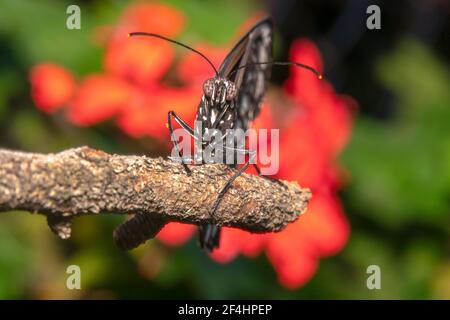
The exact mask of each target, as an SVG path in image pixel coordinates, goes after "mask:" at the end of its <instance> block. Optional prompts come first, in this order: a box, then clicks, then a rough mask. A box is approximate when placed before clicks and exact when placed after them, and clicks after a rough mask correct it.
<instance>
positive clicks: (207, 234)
mask: <svg viewBox="0 0 450 320" xmlns="http://www.w3.org/2000/svg"><path fill="white" fill-rule="evenodd" d="M253 157H254V156H253ZM252 160H253V159H252V158H251V159H250V160H249V161H248V162H247V163H245V164H244V166H242V168H240V169H239V170H238V171H237V172H236V173H235V174H234V175H233V176H232V177H231V178H230V180H228V181H227V183H226V184H225V186H224V187H223V188H222V190H220V192H219V195H218V196H217V199H216V201H215V202H214V206H213V210H212V212H211V216H214V215H215V213H216V211H217V209H218V208H219V205H220V202H221V201H222V199H223V197H224V196H225V193H226V192H227V191H228V189H230V187H231V185H232V184H233V182H234V180H236V178H237V177H239V176H240V175H241V174H242V173H243V172H244V171H245V170H246V169H247V168H248V166H249V165H250V162H251V161H252ZM220 231H221V227H219V226H217V225H214V224H208V225H204V226H200V227H199V243H200V247H202V248H205V249H207V250H208V251H212V250H213V249H214V248H218V247H219V244H220Z"/></svg>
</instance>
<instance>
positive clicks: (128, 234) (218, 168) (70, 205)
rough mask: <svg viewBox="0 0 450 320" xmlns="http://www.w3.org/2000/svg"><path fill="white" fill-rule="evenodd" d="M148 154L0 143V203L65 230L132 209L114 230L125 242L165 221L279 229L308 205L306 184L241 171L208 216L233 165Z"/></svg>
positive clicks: (126, 245) (127, 245) (151, 232)
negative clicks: (32, 149) (80, 220)
mask: <svg viewBox="0 0 450 320" xmlns="http://www.w3.org/2000/svg"><path fill="white" fill-rule="evenodd" d="M190 168H191V169H192V174H191V175H187V174H186V173H185V171H184V169H183V167H182V166H181V164H179V163H175V162H172V161H169V160H164V159H162V158H148V157H145V156H131V155H130V156H124V155H110V154H107V153H105V152H103V151H98V150H93V149H90V148H88V147H81V148H76V149H70V150H67V151H63V152H60V153H56V154H47V155H44V154H35V153H26V152H18V151H9V150H2V149H0V211H7V210H13V209H19V210H26V211H31V212H37V213H40V214H44V215H46V216H47V221H48V224H49V226H50V227H51V229H52V230H53V231H54V232H55V233H56V234H58V235H59V236H60V237H61V238H68V237H70V220H71V218H73V217H76V216H79V215H86V214H100V213H120V214H135V213H139V214H137V215H135V216H134V218H133V219H131V220H128V221H126V222H125V223H124V224H122V225H121V226H120V227H119V228H118V229H117V230H116V231H115V240H116V243H117V244H118V245H119V247H121V248H124V249H130V248H131V247H133V246H136V245H137V243H140V242H142V241H143V240H144V241H145V239H146V238H150V237H153V236H155V235H156V234H157V232H158V231H159V230H160V229H161V228H162V226H164V224H166V223H167V222H170V221H178V222H184V223H192V224H206V223H213V224H217V225H221V226H229V227H236V228H241V229H244V230H247V231H251V232H258V233H261V232H273V231H280V230H282V229H283V228H284V227H286V226H287V225H288V224H289V223H291V222H293V221H295V220H296V219H297V218H298V216H299V215H300V214H301V213H303V212H305V210H306V208H307V204H308V201H309V199H310V197H311V192H310V191H309V189H302V188H300V187H299V186H298V184H297V183H295V182H286V181H282V183H279V182H277V181H273V180H270V179H267V178H264V177H258V176H255V175H250V174H243V175H242V176H241V177H239V178H238V179H237V180H236V181H235V182H234V183H233V186H232V188H231V189H230V190H229V191H228V192H227V193H226V194H225V197H224V199H223V201H222V202H221V204H220V207H219V209H218V211H217V213H216V214H215V216H211V208H212V206H213V204H214V201H215V200H216V197H217V194H218V193H219V191H220V190H221V188H222V187H223V186H224V184H225V183H226V181H227V179H229V178H230V177H231V176H232V174H233V173H234V170H233V169H230V168H229V167H227V166H225V165H222V164H211V165H201V166H200V165H194V166H190Z"/></svg>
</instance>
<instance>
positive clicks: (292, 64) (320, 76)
mask: <svg viewBox="0 0 450 320" xmlns="http://www.w3.org/2000/svg"><path fill="white" fill-rule="evenodd" d="M263 64H272V65H278V66H296V67H300V68H304V69H307V70H309V71H311V72H312V73H314V74H315V75H316V76H317V78H319V79H323V76H322V74H321V73H320V72H319V71H317V70H316V69H314V68H313V67H310V66H308V65H306V64H303V63H298V62H292V61H268V62H252V63H248V64H245V65H243V66H240V67H238V68H236V69H234V70H233V72H231V73H230V74H233V73H235V72H236V71H238V70H239V69H243V68H246V67H248V66H252V65H253V66H254V65H263Z"/></svg>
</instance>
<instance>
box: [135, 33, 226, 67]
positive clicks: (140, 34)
mask: <svg viewBox="0 0 450 320" xmlns="http://www.w3.org/2000/svg"><path fill="white" fill-rule="evenodd" d="M134 36H146V37H155V38H159V39H162V40H166V41H169V42H172V43H174V44H177V45H179V46H181V47H183V48H186V49H188V50H191V51H192V52H195V53H196V54H198V55H199V56H201V57H202V58H203V59H205V60H206V62H208V63H209V65H210V66H211V67H212V68H213V69H214V72H215V73H216V75H218V74H219V72H218V71H217V69H216V67H215V66H214V64H213V63H212V62H211V60H209V59H208V57H207V56H205V55H204V54H203V53H201V52H200V51H198V50H195V49H194V48H192V47H189V46H188V45H186V44H184V43H181V42H178V41H176V40H173V39H169V38H166V37H164V36H162V35H159V34H156V33H148V32H130V33H129V34H128V37H134Z"/></svg>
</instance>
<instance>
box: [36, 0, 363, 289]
mask: <svg viewBox="0 0 450 320" xmlns="http://www.w3.org/2000/svg"><path fill="white" fill-rule="evenodd" d="M184 23H185V18H184V16H183V15H182V14H181V13H180V12H179V11H177V10H176V9H174V8H172V7H170V6H167V5H159V4H155V3H151V4H138V5H134V6H131V7H129V8H128V9H127V10H126V11H125V13H124V14H123V16H122V17H121V19H120V22H119V23H118V25H117V26H115V27H114V28H113V30H112V31H111V32H109V34H108V37H107V41H106V43H104V45H105V57H104V69H105V71H104V72H103V73H98V74H94V75H89V76H87V77H86V78H85V79H82V80H81V83H80V84H79V86H78V87H76V86H75V84H74V81H73V77H72V76H71V75H70V72H68V71H65V70H64V69H63V68H61V67H58V66H54V65H52V67H48V65H44V66H36V67H35V68H33V69H32V71H31V75H30V79H31V82H32V95H33V99H34V101H35V103H36V105H37V106H38V107H39V108H40V109H41V110H43V111H45V112H52V111H53V110H56V109H57V108H58V107H60V106H62V105H67V109H66V110H67V115H68V119H69V120H70V121H71V122H73V123H75V124H78V125H86V126H91V125H95V124H97V123H99V122H102V121H105V120H107V119H115V120H116V121H117V125H118V127H119V128H120V129H121V130H122V131H123V132H125V133H127V134H128V135H130V136H132V137H136V138H139V137H142V136H146V135H148V136H152V137H158V138H164V139H167V138H168V132H167V129H166V128H165V122H166V119H167V112H168V111H169V110H171V109H173V110H175V111H176V112H177V113H178V114H179V115H180V116H181V117H182V118H183V119H184V120H185V121H186V122H187V123H192V122H193V120H194V118H195V111H196V107H197V105H198V103H199V100H200V97H201V94H202V86H201V84H202V82H203V81H205V80H206V79H207V78H209V77H212V76H214V71H213V70H212V69H211V68H210V66H209V65H208V64H207V63H205V61H203V60H202V59H201V58H200V57H198V56H197V55H195V54H194V53H192V52H185V54H184V56H183V57H182V59H181V61H180V63H179V65H178V67H177V68H176V69H175V70H174V71H175V74H170V77H166V75H167V74H168V73H169V69H170V68H171V66H172V64H173V63H174V57H175V51H174V48H173V46H171V45H170V44H168V43H166V42H164V41H161V40H159V39H152V38H132V39H128V38H127V34H128V33H129V32H133V31H146V32H155V33H159V34H163V35H166V36H170V37H175V36H176V35H178V34H179V33H180V32H181V30H182V29H183V27H184ZM196 48H198V49H199V50H200V51H201V52H203V53H204V54H206V55H207V56H208V57H209V58H210V59H211V60H212V62H213V63H214V64H215V65H216V66H218V65H220V62H221V61H222V59H223V58H224V57H225V55H226V53H227V50H224V49H219V48H214V47H211V46H210V45H208V44H199V45H198V46H197V47H196ZM290 59H291V60H292V61H298V62H301V63H305V64H308V65H310V66H312V67H314V68H316V69H318V70H322V61H321V57H320V53H319V51H318V49H317V47H316V46H315V45H314V44H313V43H312V42H310V41H308V40H299V41H296V42H295V43H294V44H293V45H292V48H291V53H290ZM42 70H44V71H42ZM165 78H167V79H171V80H172V79H175V80H176V82H177V86H170V85H169V84H168V83H170V81H169V80H168V82H166V81H165V80H164V79H165ZM180 83H181V84H182V86H180ZM60 86H61V87H62V88H65V90H63V89H61V87H60ZM55 88H56V89H55ZM70 88H71V89H70ZM69 89H70V90H69ZM58 92H59V94H56V93H58ZM282 95H283V96H282V98H283V99H286V100H289V101H290V103H289V104H290V105H291V106H286V105H284V104H283V105H281V104H280V103H279V102H272V103H266V104H265V105H264V107H263V109H262V112H261V115H260V117H259V118H258V119H257V120H256V121H255V125H256V127H259V128H280V170H279V172H278V174H277V177H278V178H282V179H286V180H296V181H298V182H299V183H300V184H301V185H302V186H303V187H309V188H311V189H312V192H313V198H312V201H311V203H310V206H309V208H308V211H307V213H306V214H305V215H304V216H302V217H301V218H300V219H298V220H297V221H296V222H295V223H292V224H291V225H289V226H288V227H287V228H286V229H285V230H284V231H282V232H279V233H272V234H250V233H248V232H245V231H242V230H238V229H233V228H224V230H223V233H222V241H221V247H220V248H219V249H218V250H215V251H214V252H213V253H212V254H211V257H212V258H213V259H214V260H215V261H217V262H220V263H227V262H230V261H232V260H233V259H234V258H235V257H237V256H238V255H239V254H243V255H245V256H247V257H254V256H256V255H258V254H260V253H261V252H262V251H265V252H266V255H267V257H268V259H269V260H270V261H271V263H272V264H273V266H274V268H275V269H276V271H277V274H278V278H279V281H280V282H281V283H282V284H283V285H284V286H286V287H288V288H297V287H299V286H301V285H303V284H304V283H306V282H307V281H308V280H309V279H311V277H312V276H313V275H314V273H315V271H316V270H317V267H318V264H319V259H320V258H321V257H324V256H329V255H332V254H335V253H337V252H338V251H339V250H341V249H342V247H343V246H344V245H345V243H346V241H347V238H348V236H349V232H350V230H349V225H348V222H347V220H346V217H345V214H344V211H343V209H342V206H341V204H340V202H339V199H338V197H337V190H338V188H339V186H340V184H341V181H342V179H341V174H340V168H339V166H338V165H337V163H336V162H337V157H338V155H339V152H340V151H341V150H342V148H343V147H344V146H345V144H346V143H347V141H348V138H349V136H350V131H351V122H352V120H351V114H350V108H351V107H353V106H354V105H355V103H354V102H353V100H352V99H351V98H349V97H345V96H341V95H338V94H336V93H335V92H334V90H333V88H332V86H331V85H330V84H329V83H328V82H326V81H324V80H318V79H317V77H315V76H314V75H312V74H310V73H309V72H307V71H305V70H303V69H298V68H292V70H291V73H290V77H289V79H288V80H287V81H286V83H285V85H284V91H283V92H282ZM277 103H278V104H280V105H277ZM272 110H273V114H272V112H271V111H272ZM167 141H168V140H167ZM168 144H169V142H168ZM195 230H196V228H195V227H194V226H192V225H186V224H181V223H170V224H168V225H167V226H166V227H165V228H164V229H163V230H162V231H161V232H160V233H159V235H158V239H159V240H160V241H162V242H164V243H166V244H168V245H181V244H183V243H184V242H186V241H187V240H188V239H189V238H190V237H191V236H192V234H193V233H194V232H195Z"/></svg>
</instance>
